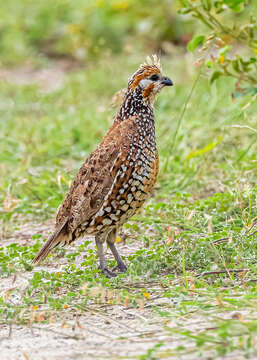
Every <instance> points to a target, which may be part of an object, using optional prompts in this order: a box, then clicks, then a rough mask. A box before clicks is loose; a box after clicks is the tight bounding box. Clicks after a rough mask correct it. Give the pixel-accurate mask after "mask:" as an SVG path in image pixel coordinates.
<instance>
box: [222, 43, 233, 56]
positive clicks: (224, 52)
mask: <svg viewBox="0 0 257 360" xmlns="http://www.w3.org/2000/svg"><path fill="white" fill-rule="evenodd" d="M231 48H232V46H231V45H226V46H224V47H223V48H222V49H220V51H219V55H225V54H226V53H227V52H228V51H229V50H230V49H231Z"/></svg>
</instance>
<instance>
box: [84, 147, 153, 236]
mask: <svg viewBox="0 0 257 360" xmlns="http://www.w3.org/2000/svg"><path fill="white" fill-rule="evenodd" d="M158 164H159V162H158V153H157V150H156V148H154V149H152V150H151V149H150V148H149V147H147V146H145V147H144V148H143V149H141V148H138V149H136V151H135V152H134V154H133V153H130V154H129V155H128V156H127V157H126V158H123V159H122V160H121V163H120V164H119V168H118V169H116V170H115V169H112V170H113V175H115V177H114V181H113V187H112V189H111V191H110V194H108V196H107V197H106V199H105V201H104V203H103V205H102V207H101V208H100V210H99V211H98V212H97V213H96V214H95V215H94V216H93V217H92V219H90V222H89V223H88V225H87V228H86V232H87V233H104V232H106V231H107V228H108V231H109V230H110V229H112V228H114V227H118V226H120V225H122V224H124V223H125V222H126V221H127V220H128V219H129V218H130V217H131V216H132V215H134V214H135V213H136V211H137V210H138V209H139V208H140V207H141V206H142V205H143V203H144V201H145V200H146V199H147V197H148V196H149V193H150V192H151V190H152V188H153V186H154V184H155V182H156V178H157V174H158Z"/></svg>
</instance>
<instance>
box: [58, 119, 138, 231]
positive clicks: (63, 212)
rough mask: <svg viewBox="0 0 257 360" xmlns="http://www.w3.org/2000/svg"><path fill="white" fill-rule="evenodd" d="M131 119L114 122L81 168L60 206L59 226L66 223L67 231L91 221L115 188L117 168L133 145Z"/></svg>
mask: <svg viewBox="0 0 257 360" xmlns="http://www.w3.org/2000/svg"><path fill="white" fill-rule="evenodd" d="M131 131H132V124H131V121H129V120H128V121H124V123H114V124H113V126H112V127H111V128H110V130H109V131H108V132H107V134H106V136H105V137H104V139H103V140H102V142H101V143H100V144H99V146H98V147H97V149H96V150H95V151H94V152H93V153H92V154H91V155H90V156H89V157H88V159H87V160H86V162H85V163H84V164H83V166H82V167H81V168H80V170H79V173H78V175H77V176H76V178H75V180H74V182H73V184H72V186H71V188H70V190H69V192H68V194H67V195H66V198H65V199H64V201H63V203H62V205H61V206H60V208H59V211H58V214H57V217H56V227H60V226H63V225H64V224H65V223H67V230H68V231H69V232H73V231H74V230H76V228H77V227H78V226H79V225H81V224H83V223H86V222H88V221H89V219H90V218H91V217H92V216H93V215H95V214H96V213H97V212H98V210H99V209H100V208H101V206H102V204H103V202H104V199H105V196H106V195H107V194H108V193H109V191H110V190H111V188H112V185H113V181H114V178H115V171H114V170H115V169H118V168H119V163H120V162H122V159H124V157H126V156H127V153H128V151H129V144H130V133H131Z"/></svg>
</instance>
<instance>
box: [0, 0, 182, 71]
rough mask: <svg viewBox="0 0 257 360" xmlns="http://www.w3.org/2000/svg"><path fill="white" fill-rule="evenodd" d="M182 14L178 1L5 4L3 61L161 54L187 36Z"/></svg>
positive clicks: (0, 14) (0, 27)
mask: <svg viewBox="0 0 257 360" xmlns="http://www.w3.org/2000/svg"><path fill="white" fill-rule="evenodd" d="M177 10H178V2H177V1H174V0H165V1H158V0H141V1H137V0H126V1H123V0H108V1H105V0H96V1H95V0H87V1H84V0H76V1H70V0H56V1H54V2H53V1H51V0H39V1H32V0H21V1H19V0H9V1H7V2H1V4H0V59H1V62H2V63H9V64H10V63H11V64H15V63H17V62H23V61H24V60H26V59H33V57H34V56H35V55H36V54H41V56H42V57H44V56H45V55H47V56H54V57H56V56H64V55H65V56H72V57H74V58H76V59H79V60H83V59H86V58H88V57H92V56H96V55H98V54H100V53H101V54H102V51H103V50H109V51H111V52H119V51H122V50H123V49H124V48H126V47H127V48H129V47H131V49H132V50H133V49H135V48H137V49H138V48H140V46H149V47H150V48H151V49H158V48H159V47H160V45H161V43H162V42H163V41H165V40H169V41H176V42H177V41H179V39H180V37H181V36H182V35H183V34H184V33H185V27H184V23H185V20H184V19H183V18H182V17H180V16H179V15H178V14H177ZM133 51H134V50H133Z"/></svg>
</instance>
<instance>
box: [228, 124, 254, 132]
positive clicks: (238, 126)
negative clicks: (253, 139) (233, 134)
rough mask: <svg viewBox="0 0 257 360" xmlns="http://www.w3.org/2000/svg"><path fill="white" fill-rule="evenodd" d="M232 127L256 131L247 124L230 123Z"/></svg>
mask: <svg viewBox="0 0 257 360" xmlns="http://www.w3.org/2000/svg"><path fill="white" fill-rule="evenodd" d="M232 127H234V128H245V129H249V130H252V131H254V132H256V133H257V130H256V129H254V128H252V127H251V126H248V125H232Z"/></svg>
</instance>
